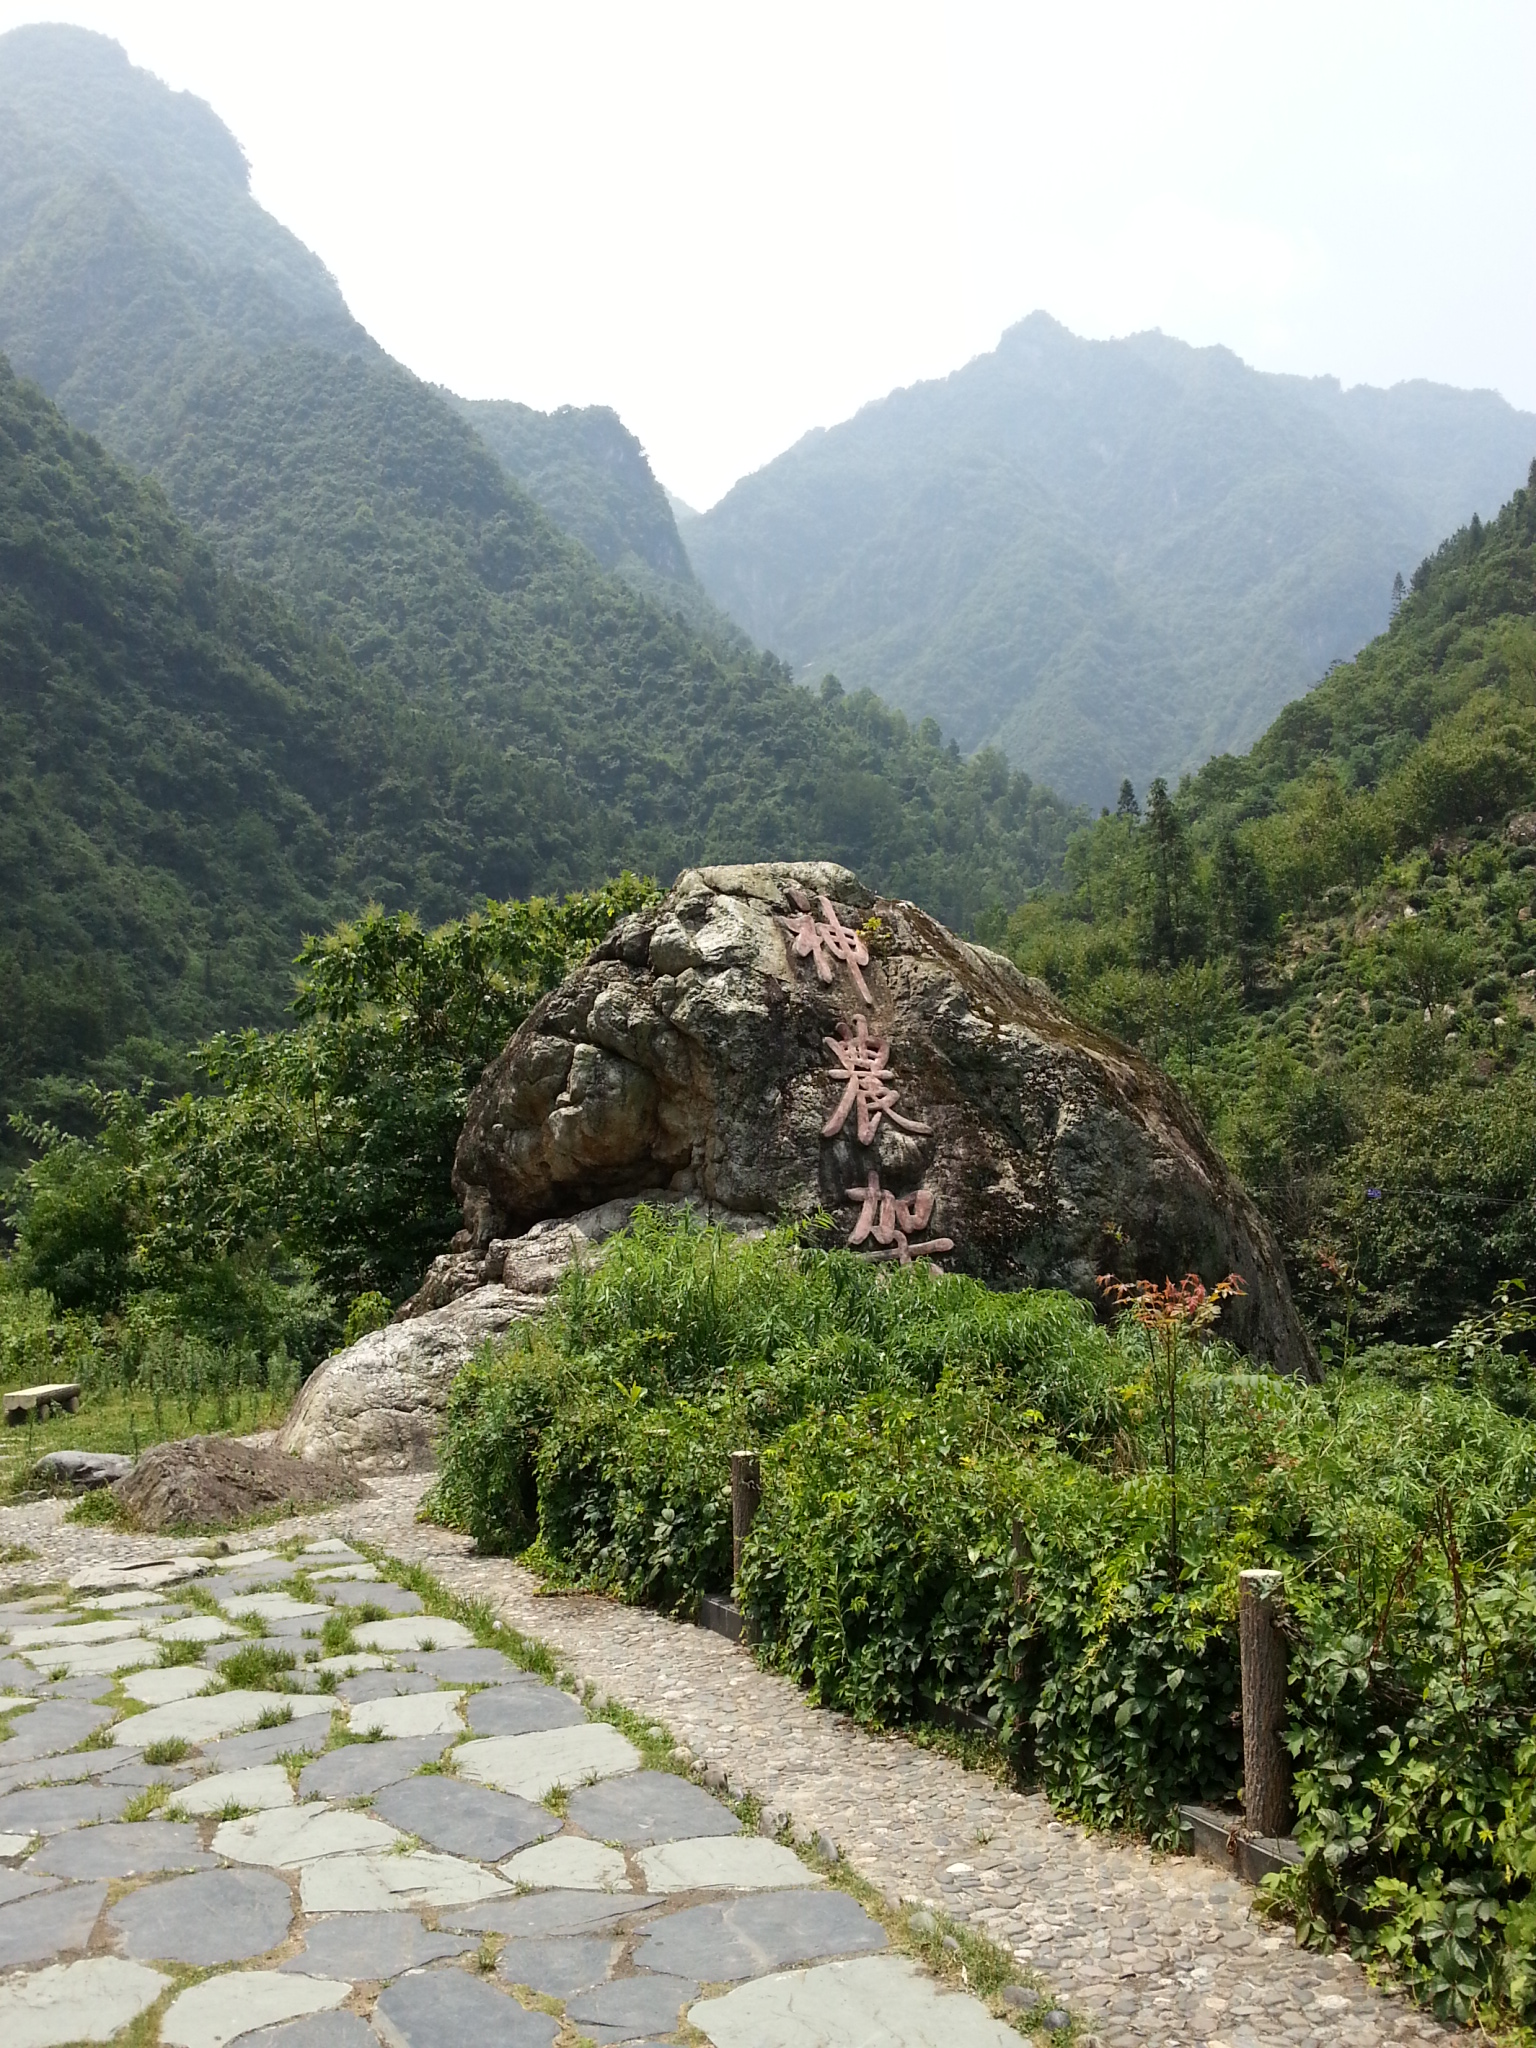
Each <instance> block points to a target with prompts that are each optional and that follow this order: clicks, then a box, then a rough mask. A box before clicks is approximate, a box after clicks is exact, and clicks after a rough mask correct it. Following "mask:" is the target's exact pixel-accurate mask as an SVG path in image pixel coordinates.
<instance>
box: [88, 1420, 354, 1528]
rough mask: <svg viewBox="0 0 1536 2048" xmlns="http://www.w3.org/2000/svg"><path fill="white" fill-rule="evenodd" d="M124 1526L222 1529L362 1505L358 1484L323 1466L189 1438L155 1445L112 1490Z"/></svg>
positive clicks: (219, 1440)
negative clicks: (280, 1514) (287, 1513)
mask: <svg viewBox="0 0 1536 2048" xmlns="http://www.w3.org/2000/svg"><path fill="white" fill-rule="evenodd" d="M112 1493H113V1497H114V1498H115V1500H116V1501H117V1504H118V1506H119V1508H120V1509H121V1510H122V1513H123V1515H124V1517H125V1519H126V1520H128V1521H129V1522H131V1523H132V1524H133V1526H134V1527H135V1528H139V1529H222V1528H227V1527H229V1526H230V1525H231V1524H233V1523H236V1522H245V1521H249V1520H250V1519H251V1517H252V1516H253V1515H270V1514H272V1513H274V1512H276V1511H279V1510H282V1509H291V1510H292V1511H293V1512H295V1513H298V1512H300V1511H302V1510H303V1509H305V1508H320V1507H330V1506H332V1505H334V1503H336V1502H337V1501H344V1500H362V1499H364V1498H366V1496H367V1493H368V1488H367V1486H366V1485H365V1484H364V1483H363V1481H362V1480H361V1479H359V1478H357V1477H356V1475H355V1474H354V1473H352V1472H349V1471H348V1470H347V1469H346V1467H345V1466H343V1465H340V1464H336V1463H333V1462H331V1461H329V1460H324V1459H300V1458H289V1457H285V1456H284V1455H283V1454H282V1452H281V1451H272V1450H267V1449H266V1448H264V1447H258V1446H257V1445H255V1444H246V1443H241V1442H240V1441H239V1440H238V1439H237V1438H234V1437H227V1436H191V1437H186V1438H184V1439H183V1440H182V1441H181V1442H180V1443H174V1444H156V1445H155V1447H154V1449H153V1450H149V1451H146V1452H145V1453H144V1455H143V1456H142V1457H141V1458H140V1459H139V1462H138V1464H137V1465H135V1466H134V1468H133V1470H132V1471H131V1472H130V1473H129V1474H128V1477H127V1478H126V1479H122V1480H119V1481H118V1483H117V1485H116V1486H114V1487H113V1489H112Z"/></svg>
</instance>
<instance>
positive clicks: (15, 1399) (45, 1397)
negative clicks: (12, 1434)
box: [5, 1380, 80, 1426]
mask: <svg viewBox="0 0 1536 2048" xmlns="http://www.w3.org/2000/svg"><path fill="white" fill-rule="evenodd" d="M56 1408H61V1409H62V1410H63V1411H64V1413H65V1414H66V1415H75V1414H78V1413H79V1409H80V1382H79V1381H78V1380H59V1381H58V1382H57V1383H56V1384H55V1385H53V1386H49V1387H18V1388H16V1390H15V1392H14V1393H10V1394H7V1395H6V1396H5V1419H6V1421H7V1423H9V1424H11V1425H13V1426H14V1425H15V1424H16V1423H18V1422H27V1421H29V1420H31V1421H36V1422H42V1421H44V1420H45V1419H46V1418H47V1417H48V1416H50V1415H52V1414H53V1412H54V1410H55V1409H56Z"/></svg>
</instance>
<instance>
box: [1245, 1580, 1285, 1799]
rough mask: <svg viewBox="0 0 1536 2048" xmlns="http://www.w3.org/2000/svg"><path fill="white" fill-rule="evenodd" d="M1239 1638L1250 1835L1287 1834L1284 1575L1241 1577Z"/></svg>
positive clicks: (1246, 1795)
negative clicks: (1282, 1734)
mask: <svg viewBox="0 0 1536 2048" xmlns="http://www.w3.org/2000/svg"><path fill="white" fill-rule="evenodd" d="M1237 1584H1238V1600H1237V1612H1238V1634H1239V1639H1240V1642H1241V1645H1242V1658H1243V1814H1244V1818H1245V1820H1246V1821H1247V1824H1248V1829H1249V1832H1250V1833H1252V1834H1255V1835H1283V1834H1286V1833H1287V1832H1288V1831H1289V1828H1290V1825H1291V1760H1290V1757H1289V1756H1288V1755H1287V1753H1286V1748H1285V1744H1284V1743H1283V1742H1282V1741H1281V1739H1280V1730H1281V1728H1282V1727H1283V1726H1284V1723H1285V1666H1286V1646H1285V1637H1284V1636H1283V1635H1282V1634H1281V1632H1280V1614H1281V1609H1282V1606H1283V1599H1282V1589H1283V1586H1284V1580H1283V1579H1282V1577H1281V1575H1280V1573H1279V1572H1257V1571H1256V1572H1239V1573H1238V1575H1237Z"/></svg>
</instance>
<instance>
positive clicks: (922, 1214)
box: [844, 1168, 955, 1266]
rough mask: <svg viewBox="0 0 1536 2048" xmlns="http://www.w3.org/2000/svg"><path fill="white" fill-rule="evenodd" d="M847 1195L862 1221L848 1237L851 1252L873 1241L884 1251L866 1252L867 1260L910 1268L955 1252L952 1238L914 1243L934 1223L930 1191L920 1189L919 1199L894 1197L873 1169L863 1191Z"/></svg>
mask: <svg viewBox="0 0 1536 2048" xmlns="http://www.w3.org/2000/svg"><path fill="white" fill-rule="evenodd" d="M844 1193H845V1194H846V1195H847V1197H848V1199H849V1201H850V1202H857V1203H858V1205H859V1216H858V1221H857V1222H856V1223H855V1224H854V1226H853V1229H852V1231H851V1232H850V1233H849V1236H848V1243H849V1246H850V1248H851V1247H852V1246H854V1245H860V1244H863V1243H865V1242H866V1240H868V1239H871V1238H872V1239H873V1240H874V1242H875V1244H876V1245H878V1246H879V1247H880V1249H879V1250H878V1251H868V1252H866V1253H865V1254H864V1256H865V1258H867V1259H894V1260H896V1261H897V1262H898V1263H899V1264H900V1265H903V1266H910V1265H911V1263H912V1261H913V1260H914V1259H936V1258H938V1256H939V1255H940V1253H941V1252H952V1251H953V1250H954V1248H955V1241H954V1239H953V1238H952V1237H930V1238H929V1239H928V1241H927V1242H926V1243H925V1244H914V1243H913V1242H912V1239H913V1238H914V1237H916V1236H917V1235H918V1234H919V1232H921V1231H924V1230H926V1229H927V1228H928V1225H929V1223H930V1222H931V1221H932V1219H933V1195H932V1193H931V1191H930V1190H929V1189H927V1188H919V1189H918V1191H917V1193H916V1194H915V1195H905V1196H903V1195H893V1194H891V1193H890V1192H889V1190H888V1189H886V1188H883V1187H881V1185H880V1175H879V1173H878V1172H877V1171H875V1170H874V1169H873V1168H871V1170H870V1174H869V1178H868V1179H867V1180H866V1181H865V1183H864V1185H863V1187H861V1188H845V1189H844Z"/></svg>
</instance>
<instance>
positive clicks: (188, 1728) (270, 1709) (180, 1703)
mask: <svg viewBox="0 0 1536 2048" xmlns="http://www.w3.org/2000/svg"><path fill="white" fill-rule="evenodd" d="M285 1709H286V1710H287V1719H288V1720H292V1721H298V1720H303V1719H306V1718H308V1717H309V1716H310V1715H322V1716H326V1717H329V1715H330V1713H331V1711H332V1704H331V1701H330V1699H329V1698H327V1696H326V1695H325V1694H323V1693H320V1694H314V1695H311V1694H306V1693H292V1692H254V1691H253V1692H247V1691H245V1690H244V1689H243V1688H242V1689H237V1690H235V1691H234V1692H215V1693H208V1694H206V1695H205V1696H204V1697H202V1698H201V1699H195V1700H177V1701H176V1702H175V1703H174V1704H173V1705H171V1706H169V1707H151V1708H150V1710H149V1712H148V1713H147V1714H135V1715H133V1716H131V1717H130V1718H129V1719H128V1720H126V1721H119V1722H118V1724H117V1726H116V1727H115V1728H114V1729H113V1730H112V1741H113V1743H114V1745H115V1746H116V1747H117V1748H119V1749H145V1748H147V1747H148V1746H149V1744H150V1743H152V1742H171V1741H177V1740H180V1741H182V1742H190V1743H192V1744H193V1745H194V1746H196V1745H198V1744H201V1743H204V1742H210V1741H212V1740H213V1739H214V1737H215V1736H219V1735H232V1734H234V1733H235V1731H236V1730H237V1729H240V1728H251V1727H253V1726H254V1725H255V1723H256V1722H257V1721H259V1720H260V1719H261V1717H262V1715H263V1714H270V1713H282V1712H283V1711H284V1710H285ZM324 1739H325V1738H324V1736H323V1735H320V1736H317V1737H316V1740H317V1741H324Z"/></svg>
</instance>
